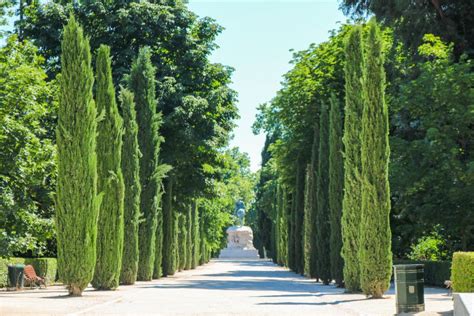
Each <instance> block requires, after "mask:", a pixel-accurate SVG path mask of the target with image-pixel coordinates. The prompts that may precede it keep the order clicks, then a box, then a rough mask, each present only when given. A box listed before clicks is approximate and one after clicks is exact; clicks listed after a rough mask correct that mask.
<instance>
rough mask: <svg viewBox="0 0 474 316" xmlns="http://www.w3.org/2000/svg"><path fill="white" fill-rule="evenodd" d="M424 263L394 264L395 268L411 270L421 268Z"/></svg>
mask: <svg viewBox="0 0 474 316" xmlns="http://www.w3.org/2000/svg"><path fill="white" fill-rule="evenodd" d="M424 266H425V265H424V264H421V263H416V264H396V265H394V267H395V269H396V270H413V269H422V268H423V267H424Z"/></svg>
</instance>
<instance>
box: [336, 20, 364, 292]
mask: <svg viewBox="0 0 474 316" xmlns="http://www.w3.org/2000/svg"><path fill="white" fill-rule="evenodd" d="M345 56H346V57H345V58H346V62H345V66H344V75H345V100H346V104H345V109H344V136H343V138H342V141H343V143H344V196H343V200H342V218H341V234H342V251H341V255H342V258H343V259H344V284H345V287H346V289H347V291H349V292H355V291H359V290H360V268H359V257H358V250H359V225H360V221H361V218H360V213H361V208H362V199H361V196H362V191H361V190H362V180H361V178H360V176H361V169H362V162H361V156H360V155H361V138H360V136H361V135H360V133H361V130H362V109H363V105H364V103H363V100H362V96H361V91H362V83H361V78H362V68H363V55H362V27H361V26H360V25H356V26H354V28H353V29H352V31H351V32H350V33H349V35H348V38H347V41H346V43H345Z"/></svg>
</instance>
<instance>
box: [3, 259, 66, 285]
mask: <svg viewBox="0 0 474 316" xmlns="http://www.w3.org/2000/svg"><path fill="white" fill-rule="evenodd" d="M18 263H22V264H25V265H28V264H31V265H32V266H33V267H34V268H35V272H36V274H37V275H38V276H41V277H46V280H47V282H48V284H53V283H54V281H56V275H57V263H56V258H10V259H4V258H0V287H7V286H8V265H9V264H18Z"/></svg>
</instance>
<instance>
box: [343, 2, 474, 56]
mask: <svg viewBox="0 0 474 316" xmlns="http://www.w3.org/2000/svg"><path fill="white" fill-rule="evenodd" d="M341 7H342V8H343V10H344V11H346V13H355V14H356V15H359V14H360V15H363V14H366V13H371V14H375V16H376V17H377V19H378V20H380V21H383V22H384V23H385V24H387V25H389V26H391V27H393V28H394V29H395V34H396V36H397V39H400V40H401V41H402V42H403V43H405V44H406V45H407V46H408V47H409V48H411V49H412V50H413V51H416V48H417V47H418V45H419V44H420V43H421V42H422V38H423V36H424V34H428V33H433V34H436V35H438V36H441V37H442V38H443V39H444V40H445V41H448V42H454V43H455V44H456V51H457V52H458V54H459V55H460V54H461V53H462V52H463V51H466V52H469V53H470V54H472V51H473V48H474V46H473V43H474V20H473V19H472V16H471V15H469V14H466V13H467V12H473V10H474V3H473V2H472V1H470V0H445V1H427V2H424V3H419V2H417V1H400V0H370V1H367V0H344V1H342V3H341ZM413 30H416V32H413Z"/></svg>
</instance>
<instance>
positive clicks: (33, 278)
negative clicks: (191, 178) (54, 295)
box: [24, 265, 46, 288]
mask: <svg viewBox="0 0 474 316" xmlns="http://www.w3.org/2000/svg"><path fill="white" fill-rule="evenodd" d="M24 275H25V285H29V286H30V287H31V286H33V285H34V286H39V287H40V288H41V285H44V287H45V288H46V281H45V279H44V278H42V277H40V276H38V275H37V274H36V271H35V268H33V266H32V265H27V266H25V271H24Z"/></svg>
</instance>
